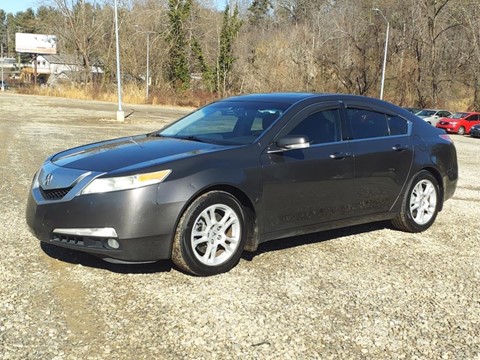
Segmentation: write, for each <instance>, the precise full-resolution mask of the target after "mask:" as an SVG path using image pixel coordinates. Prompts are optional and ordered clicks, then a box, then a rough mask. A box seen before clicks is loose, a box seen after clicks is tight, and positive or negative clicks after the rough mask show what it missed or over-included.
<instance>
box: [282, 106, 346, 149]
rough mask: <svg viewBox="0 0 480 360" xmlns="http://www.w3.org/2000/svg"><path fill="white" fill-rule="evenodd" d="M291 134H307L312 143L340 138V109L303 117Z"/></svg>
mask: <svg viewBox="0 0 480 360" xmlns="http://www.w3.org/2000/svg"><path fill="white" fill-rule="evenodd" d="M289 135H306V136H308V139H309V140H310V143H312V144H322V143H328V142H334V141H339V140H340V114H339V111H338V109H330V110H323V111H318V112H315V113H313V114H311V115H309V116H307V117H306V118H305V119H303V120H302V121H301V122H300V123H299V124H298V125H297V126H296V127H295V128H293V129H292V130H291V131H290V133H289Z"/></svg>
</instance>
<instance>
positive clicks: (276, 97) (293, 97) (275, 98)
mask: <svg viewBox="0 0 480 360" xmlns="http://www.w3.org/2000/svg"><path fill="white" fill-rule="evenodd" d="M319 95H322V94H314V93H269V94H248V95H239V96H233V97H229V98H225V99H222V100H220V101H260V102H283V103H290V104H294V103H296V102H298V101H300V100H304V99H307V98H311V97H316V96H319Z"/></svg>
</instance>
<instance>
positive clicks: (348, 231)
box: [242, 221, 392, 261]
mask: <svg viewBox="0 0 480 360" xmlns="http://www.w3.org/2000/svg"><path fill="white" fill-rule="evenodd" d="M391 227H392V226H391V223H390V222H389V221H379V222H374V223H368V224H362V225H355V226H350V227H346V228H340V229H334V230H326V231H320V232H316V233H311V234H306V235H298V236H291V237H287V238H283V239H276V240H272V241H268V242H265V243H262V244H260V245H259V246H258V249H257V251H255V252H248V251H244V253H243V254H242V259H244V260H247V261H251V260H253V258H254V257H255V256H258V255H260V254H263V253H267V252H272V251H280V250H286V249H290V248H294V247H298V246H302V245H308V244H314V243H320V242H323V241H329V240H335V239H338V238H341V237H344V236H350V235H358V234H363V233H367V232H371V231H375V230H382V229H388V228H391Z"/></svg>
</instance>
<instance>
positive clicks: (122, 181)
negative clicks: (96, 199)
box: [80, 170, 172, 195]
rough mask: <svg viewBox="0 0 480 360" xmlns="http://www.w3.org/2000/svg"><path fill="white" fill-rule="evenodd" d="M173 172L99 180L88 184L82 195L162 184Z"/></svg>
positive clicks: (157, 172) (164, 171)
mask: <svg viewBox="0 0 480 360" xmlns="http://www.w3.org/2000/svg"><path fill="white" fill-rule="evenodd" d="M171 172H172V170H162V171H156V172H152V173H146V174H138V175H131V176H120V177H111V178H98V179H95V180H93V181H92V182H91V183H90V184H88V185H87V186H86V187H85V188H84V189H83V190H82V191H81V193H80V194H82V195H84V194H94V193H104V192H110V191H119V190H128V189H136V188H139V187H143V186H148V185H153V184H158V183H161V182H162V181H163V180H165V179H166V178H167V176H168V175H170V173H171Z"/></svg>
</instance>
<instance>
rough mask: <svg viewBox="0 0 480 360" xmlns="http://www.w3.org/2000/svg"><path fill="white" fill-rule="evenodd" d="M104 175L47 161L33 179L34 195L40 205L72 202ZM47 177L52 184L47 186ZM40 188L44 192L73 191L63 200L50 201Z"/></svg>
mask: <svg viewBox="0 0 480 360" xmlns="http://www.w3.org/2000/svg"><path fill="white" fill-rule="evenodd" d="M104 174H105V173H104V172H94V171H87V170H77V169H70V168H64V167H61V166H58V165H55V164H54V163H52V162H51V161H49V160H47V161H46V162H45V163H44V164H43V165H42V167H41V168H40V169H39V170H38V171H37V174H36V175H35V177H34V179H33V183H32V189H31V191H32V195H33V198H34V199H35V202H36V203H37V204H39V205H43V204H52V203H59V202H66V201H71V200H73V198H74V197H75V196H77V195H79V194H80V192H81V191H82V190H83V189H84V188H85V186H87V185H88V184H89V183H90V182H91V181H93V180H94V179H95V178H97V177H99V176H101V175H104ZM49 175H50V176H49ZM47 176H49V178H50V183H49V184H48V185H45V180H46V178H47ZM40 187H42V189H44V190H56V189H64V188H71V189H70V191H69V192H68V193H67V194H66V195H65V196H64V197H63V198H62V199H58V200H48V199H45V198H44V197H43V195H42V193H41V191H40Z"/></svg>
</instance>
